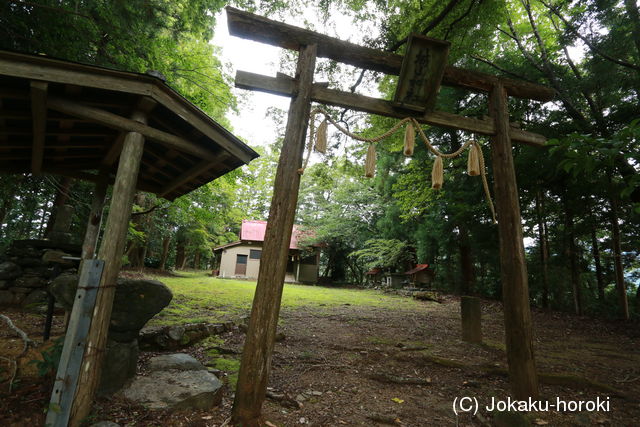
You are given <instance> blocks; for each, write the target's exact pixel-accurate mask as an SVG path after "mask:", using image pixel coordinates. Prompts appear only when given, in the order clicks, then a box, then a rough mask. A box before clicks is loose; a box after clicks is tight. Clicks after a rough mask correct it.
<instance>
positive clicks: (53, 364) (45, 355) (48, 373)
mask: <svg viewBox="0 0 640 427" xmlns="http://www.w3.org/2000/svg"><path fill="white" fill-rule="evenodd" d="M63 345H64V336H62V337H59V338H57V339H56V340H54V341H53V345H52V346H51V347H48V348H47V349H46V350H43V351H41V352H40V354H41V355H42V360H40V359H34V360H31V361H29V363H30V364H34V365H36V368H37V369H38V375H39V376H41V377H52V376H54V375H55V373H56V371H57V369H58V364H59V363H60V356H61V355H62V346H63Z"/></svg>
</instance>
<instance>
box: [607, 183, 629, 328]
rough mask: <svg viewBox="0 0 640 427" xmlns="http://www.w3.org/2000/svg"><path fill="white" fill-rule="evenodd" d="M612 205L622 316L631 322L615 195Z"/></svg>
mask: <svg viewBox="0 0 640 427" xmlns="http://www.w3.org/2000/svg"><path fill="white" fill-rule="evenodd" d="M609 203H610V204H611V231H612V232H613V239H612V244H613V248H612V249H613V265H614V268H615V272H616V289H617V290H618V298H619V301H620V314H621V315H622V318H623V319H624V320H629V302H628V301H627V286H626V284H625V282H624V270H623V268H622V249H621V248H620V225H619V224H618V200H617V199H616V196H615V195H612V196H611V198H610V199H609Z"/></svg>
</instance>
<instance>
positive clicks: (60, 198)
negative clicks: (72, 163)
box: [44, 176, 73, 237]
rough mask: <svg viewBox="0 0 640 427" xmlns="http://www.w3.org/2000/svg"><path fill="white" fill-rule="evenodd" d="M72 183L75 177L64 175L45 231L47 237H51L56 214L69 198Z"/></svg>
mask: <svg viewBox="0 0 640 427" xmlns="http://www.w3.org/2000/svg"><path fill="white" fill-rule="evenodd" d="M71 184H73V178H69V177H66V176H65V177H63V178H62V181H60V187H56V197H55V200H54V201H53V206H52V207H51V215H49V220H48V221H47V229H46V230H45V232H44V235H45V237H49V233H51V231H52V230H53V225H54V224H55V223H56V216H57V214H58V208H59V207H60V206H62V205H65V204H66V203H67V201H68V200H69V191H70V190H71Z"/></svg>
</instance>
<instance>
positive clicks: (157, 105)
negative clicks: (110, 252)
mask: <svg viewBox="0 0 640 427" xmlns="http://www.w3.org/2000/svg"><path fill="white" fill-rule="evenodd" d="M135 109H138V110H140V109H142V110H145V111H147V112H148V119H147V123H141V122H138V121H134V120H132V119H131V118H130V117H131V114H132V113H133V112H134V110H135ZM131 131H135V132H138V133H141V134H142V135H143V136H144V137H145V141H146V142H145V145H144V154H143V157H142V163H141V166H140V174H139V178H138V183H137V189H138V190H143V191H148V192H151V193H155V194H158V195H159V196H161V197H164V198H166V199H169V200H173V199H175V198H176V197H179V196H181V195H183V194H186V193H189V192H190V191H192V190H195V189H196V188H198V187H200V186H201V185H204V184H206V183H207V182H209V181H212V180H214V179H216V178H218V177H220V176H222V175H224V174H226V173H227V172H229V171H231V170H233V169H235V168H237V167H240V166H242V165H243V164H247V163H249V162H250V161H251V160H252V159H254V158H256V157H258V154H257V153H256V152H255V151H253V150H252V149H251V148H250V147H248V146H247V145H246V144H244V143H243V142H242V141H240V140H239V139H238V138H237V137H235V136H234V135H233V134H231V133H230V132H229V131H227V130H226V129H225V128H224V127H222V126H221V125H220V124H218V123H217V122H215V121H214V120H213V119H211V118H210V117H209V116H208V115H207V114H205V113H204V112H203V111H202V110H200V109H199V108H198V107H196V106H195V105H193V104H192V103H191V102H189V101H187V100H186V99H185V98H183V97H182V96H181V95H179V94H178V93H177V92H175V91H174V90H173V89H171V88H170V87H169V86H167V85H166V84H165V83H164V82H163V81H162V80H161V79H160V78H158V77H154V76H151V75H147V74H137V73H129V72H122V71H115V70H111V69H106V68H100V67H95V66H90V65H84V64H78V63H73V62H68V61H61V60H57V59H51V58H48V57H44V56H34V55H25V54H19V53H13V52H7V51H0V173H28V172H32V173H52V174H58V175H63V176H70V177H74V178H79V179H83V180H88V181H95V182H97V181H99V180H101V179H107V180H109V181H113V177H114V175H115V170H116V168H117V163H118V162H117V160H118V158H119V155H120V149H121V147H122V142H123V140H124V136H125V135H126V133H127V132H131Z"/></svg>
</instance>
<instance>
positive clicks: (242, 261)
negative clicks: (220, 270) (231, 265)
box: [236, 255, 247, 276]
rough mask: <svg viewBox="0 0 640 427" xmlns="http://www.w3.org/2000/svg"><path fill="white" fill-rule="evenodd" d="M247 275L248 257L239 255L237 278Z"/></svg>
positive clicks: (237, 259)
mask: <svg viewBox="0 0 640 427" xmlns="http://www.w3.org/2000/svg"><path fill="white" fill-rule="evenodd" d="M246 274H247V255H237V258H236V276H245V275H246Z"/></svg>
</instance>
